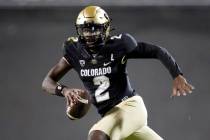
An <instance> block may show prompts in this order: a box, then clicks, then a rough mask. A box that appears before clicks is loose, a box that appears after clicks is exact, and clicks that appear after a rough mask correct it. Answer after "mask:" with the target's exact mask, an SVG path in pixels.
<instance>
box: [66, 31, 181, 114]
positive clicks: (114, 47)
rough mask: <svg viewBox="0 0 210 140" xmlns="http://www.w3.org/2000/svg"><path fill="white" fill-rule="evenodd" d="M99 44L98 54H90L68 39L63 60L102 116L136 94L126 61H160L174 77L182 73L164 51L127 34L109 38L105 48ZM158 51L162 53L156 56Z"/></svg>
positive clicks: (83, 45)
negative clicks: (153, 59) (87, 92)
mask: <svg viewBox="0 0 210 140" xmlns="http://www.w3.org/2000/svg"><path fill="white" fill-rule="evenodd" d="M100 45H101V46H98V47H100V48H101V49H100V50H99V51H98V53H97V54H94V55H92V54H91V53H90V52H89V51H88V49H87V48H86V46H85V44H83V43H82V42H81V41H78V40H77V39H73V38H70V39H69V40H68V41H66V42H65V45H64V57H65V59H66V60H67V61H68V62H69V64H71V65H72V66H73V68H74V69H75V70H76V71H77V73H78V74H79V77H80V79H81V80H82V82H83V84H84V86H85V88H86V89H87V90H88V91H89V92H90V94H91V97H92V103H93V104H94V105H95V106H96V108H97V109H98V112H99V113H100V114H101V115H102V116H103V115H104V114H105V113H106V112H107V111H108V110H109V109H111V108H112V107H113V106H115V105H116V104H118V103H119V102H121V101H122V100H124V99H127V98H129V97H131V96H133V95H135V92H134V90H133V89H132V87H131V85H130V82H129V79H128V76H127V71H126V62H127V61H126V60H127V59H128V58H160V60H161V61H162V62H163V63H164V64H165V65H166V67H167V68H168V69H169V71H170V72H171V74H172V76H173V77H174V76H176V75H178V74H179V73H181V72H180V69H179V67H178V65H177V64H176V63H175V61H174V59H173V58H172V57H171V55H170V54H169V53H167V51H165V50H163V49H161V48H160V47H155V46H153V45H149V44H144V43H143V44H142V43H137V42H136V40H135V39H134V38H133V37H132V36H131V35H129V34H120V35H118V36H112V37H110V38H109V39H108V40H107V41H106V44H105V45H104V44H100ZM157 49H160V50H159V51H160V52H164V53H158V52H159V51H156V50H157Z"/></svg>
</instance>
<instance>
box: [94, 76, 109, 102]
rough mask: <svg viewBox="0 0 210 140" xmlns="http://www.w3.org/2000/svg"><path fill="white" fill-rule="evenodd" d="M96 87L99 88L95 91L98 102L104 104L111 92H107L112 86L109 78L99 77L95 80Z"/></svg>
mask: <svg viewBox="0 0 210 140" xmlns="http://www.w3.org/2000/svg"><path fill="white" fill-rule="evenodd" d="M93 83H94V85H97V86H98V88H97V89H96V91H95V98H96V102H97V103H99V102H103V101H106V100H108V99H109V92H108V91H107V92H105V93H104V91H105V90H107V89H108V88H109V86H110V82H109V78H108V77H106V76H98V77H94V78H93Z"/></svg>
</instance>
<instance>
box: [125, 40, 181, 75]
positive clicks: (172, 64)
mask: <svg viewBox="0 0 210 140" xmlns="http://www.w3.org/2000/svg"><path fill="white" fill-rule="evenodd" d="M127 57H128V58H155V59H159V60H160V61H161V62H162V63H163V64H164V66H165V67H166V68H167V69H168V70H169V72H170V74H171V76H172V77H173V78H176V77H177V76H178V75H179V74H181V75H182V74H183V73H182V71H181V69H180V67H179V66H178V64H177V63H176V61H175V59H174V58H173V57H172V55H171V54H170V53H169V52H168V51H167V50H166V49H165V48H162V47H159V46H155V45H152V44H148V43H144V42H138V46H137V47H136V48H135V49H134V50H133V51H132V52H130V53H129V54H128V55H127Z"/></svg>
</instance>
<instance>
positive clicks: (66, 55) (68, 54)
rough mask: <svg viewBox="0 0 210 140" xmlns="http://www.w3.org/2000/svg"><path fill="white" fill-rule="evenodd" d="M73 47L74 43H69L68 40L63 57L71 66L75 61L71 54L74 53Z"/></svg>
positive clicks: (65, 43) (64, 46) (64, 44)
mask: <svg viewBox="0 0 210 140" xmlns="http://www.w3.org/2000/svg"><path fill="white" fill-rule="evenodd" d="M71 46H72V43H71V42H69V41H68V40H67V41H65V42H64V43H63V57H64V58H65V60H66V61H67V62H68V63H69V64H70V65H72V64H73V59H72V55H71V52H72V51H71Z"/></svg>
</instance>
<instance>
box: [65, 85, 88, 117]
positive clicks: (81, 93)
mask: <svg viewBox="0 0 210 140" xmlns="http://www.w3.org/2000/svg"><path fill="white" fill-rule="evenodd" d="M63 94H64V96H65V98H66V114H67V116H68V117H69V118H70V119H71V120H75V119H80V118H81V117H83V116H84V115H85V114H86V113H87V112H88V110H89V108H90V104H91V103H90V96H89V93H88V92H87V91H86V90H82V89H69V88H66V89H65V90H64V93H63Z"/></svg>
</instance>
